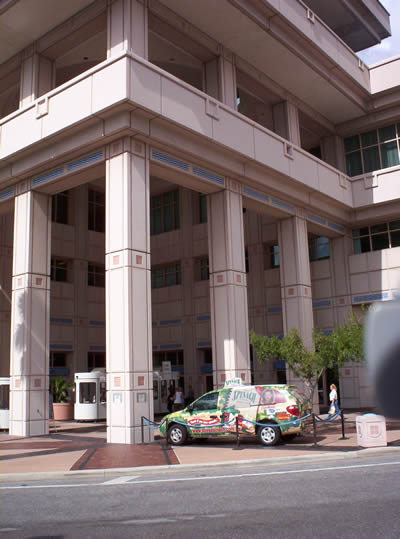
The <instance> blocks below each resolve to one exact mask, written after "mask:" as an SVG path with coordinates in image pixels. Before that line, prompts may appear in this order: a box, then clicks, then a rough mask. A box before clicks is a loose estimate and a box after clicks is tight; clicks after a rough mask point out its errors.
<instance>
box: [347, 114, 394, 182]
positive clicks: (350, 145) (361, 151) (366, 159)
mask: <svg viewBox="0 0 400 539" xmlns="http://www.w3.org/2000/svg"><path fill="white" fill-rule="evenodd" d="M399 148H400V124H392V125H388V126H386V127H381V128H379V129H373V130H372V131H368V132H367V133H362V134H361V135H354V136H352V137H347V138H345V139H344V151H345V154H346V167H347V174H348V175H349V176H358V175H359V174H366V173H367V172H372V171H373V170H380V169H382V168H388V167H394V166H396V165H399V164H400V150H399Z"/></svg>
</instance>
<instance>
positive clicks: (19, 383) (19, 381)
mask: <svg viewBox="0 0 400 539" xmlns="http://www.w3.org/2000/svg"><path fill="white" fill-rule="evenodd" d="M14 385H15V387H16V388H17V389H19V388H20V387H21V380H15V382H14Z"/></svg>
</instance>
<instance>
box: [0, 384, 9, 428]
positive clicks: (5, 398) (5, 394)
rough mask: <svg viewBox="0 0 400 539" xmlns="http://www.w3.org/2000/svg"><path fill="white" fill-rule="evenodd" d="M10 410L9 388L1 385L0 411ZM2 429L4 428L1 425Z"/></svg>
mask: <svg viewBox="0 0 400 539" xmlns="http://www.w3.org/2000/svg"><path fill="white" fill-rule="evenodd" d="M9 409H10V386H9V384H7V385H6V384H4V385H3V384H2V385H1V386H0V410H9ZM2 428H4V426H3V425H2Z"/></svg>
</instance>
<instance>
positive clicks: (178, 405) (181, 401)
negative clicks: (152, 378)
mask: <svg viewBox="0 0 400 539" xmlns="http://www.w3.org/2000/svg"><path fill="white" fill-rule="evenodd" d="M184 405H185V397H184V395H183V390H182V388H181V386H179V387H178V389H177V390H176V391H175V395H174V412H177V411H178V410H183V408H184Z"/></svg>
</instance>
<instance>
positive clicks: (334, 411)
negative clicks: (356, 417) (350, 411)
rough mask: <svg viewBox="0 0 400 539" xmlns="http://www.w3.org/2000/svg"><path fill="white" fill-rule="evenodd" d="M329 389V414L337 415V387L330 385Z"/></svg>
mask: <svg viewBox="0 0 400 539" xmlns="http://www.w3.org/2000/svg"><path fill="white" fill-rule="evenodd" d="M329 389H330V390H331V392H330V393H329V401H330V403H331V406H330V408H329V413H330V414H338V413H339V412H340V410H339V405H338V394H337V387H336V386H335V384H331V385H330V386H329Z"/></svg>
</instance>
